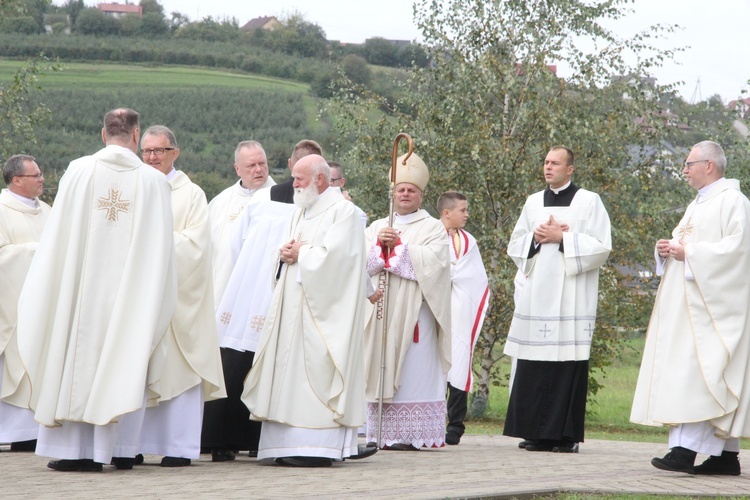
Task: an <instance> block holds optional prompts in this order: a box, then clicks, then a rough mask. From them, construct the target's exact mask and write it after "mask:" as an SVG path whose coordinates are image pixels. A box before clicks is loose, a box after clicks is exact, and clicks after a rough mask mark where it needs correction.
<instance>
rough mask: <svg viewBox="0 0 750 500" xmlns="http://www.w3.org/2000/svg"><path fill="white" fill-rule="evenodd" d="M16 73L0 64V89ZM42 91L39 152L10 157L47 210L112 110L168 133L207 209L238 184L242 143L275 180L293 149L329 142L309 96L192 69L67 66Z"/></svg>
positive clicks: (271, 81) (286, 84)
mask: <svg viewBox="0 0 750 500" xmlns="http://www.w3.org/2000/svg"><path fill="white" fill-rule="evenodd" d="M21 64H22V63H21V62H18V61H9V60H0V79H1V80H0V81H3V82H9V81H10V80H11V79H12V78H13V75H14V73H15V72H16V71H17V70H18V68H20V67H21ZM39 84H40V85H41V86H42V93H41V94H40V95H39V99H40V100H41V101H42V102H43V103H45V104H46V106H47V107H48V108H49V110H50V112H51V113H50V116H49V117H48V119H47V120H46V121H44V122H43V123H42V124H40V125H39V126H37V127H36V129H35V133H36V136H37V142H36V143H32V142H29V141H18V142H19V144H18V145H15V146H13V148H12V151H10V150H9V154H15V153H20V152H23V153H27V154H31V155H33V156H35V157H36V158H37V160H38V163H39V165H40V166H41V167H42V169H43V170H44V172H45V177H46V180H47V182H46V186H47V187H48V188H49V190H48V193H47V195H46V196H47V199H48V200H49V199H51V196H53V194H54V192H55V188H56V183H57V179H58V178H59V176H60V175H61V174H62V172H63V171H64V169H65V168H66V167H67V165H68V163H69V162H70V161H72V160H73V159H75V158H78V157H80V156H84V155H86V154H91V153H93V152H95V151H96V150H97V149H99V148H100V147H101V139H100V134H99V132H100V129H101V119H102V117H103V115H104V113H105V112H106V111H108V110H110V109H113V108H116V107H130V108H133V109H135V110H136V111H138V112H140V114H141V126H142V128H143V129H145V128H146V127H148V126H150V125H155V124H160V125H166V126H168V127H170V128H172V129H173V130H174V132H175V134H176V136H177V141H178V145H179V147H180V149H181V154H180V158H179V159H178V162H177V166H178V168H180V169H182V170H184V171H185V172H186V173H188V175H190V176H191V177H192V178H193V179H194V180H195V181H196V182H197V183H198V184H200V185H201V186H202V187H203V188H204V190H205V191H206V195H207V196H208V198H209V199H210V198H211V197H213V196H214V195H215V194H217V193H218V192H219V191H221V190H222V189H224V188H225V187H226V186H228V185H230V184H231V183H232V182H233V181H234V179H235V178H236V177H235V173H234V169H233V168H232V164H233V152H234V149H235V147H236V145H237V143H238V142H240V141H243V140H248V139H254V140H257V141H260V142H261V143H262V144H263V145H264V147H265V149H266V153H267V155H268V162H269V167H270V168H271V170H272V172H274V173H275V175H276V177H277V180H279V178H285V177H286V176H287V175H288V174H287V167H286V164H287V158H289V155H290V153H291V150H292V148H293V146H294V144H296V143H297V142H298V141H300V140H301V139H306V138H312V139H315V140H317V141H318V142H320V143H322V144H324V146H325V145H327V144H330V142H331V139H330V136H329V135H328V134H329V132H328V131H329V128H330V124H328V123H326V122H325V121H324V120H321V119H320V117H319V111H318V108H319V106H318V100H317V99H316V98H315V97H313V96H312V95H311V94H310V92H309V86H308V85H305V84H301V83H298V82H293V81H289V80H283V79H278V78H269V77H265V76H254V75H248V74H239V73H235V72H231V71H223V70H210V69H205V68H199V67H182V66H149V65H117V64H103V63H102V64H97V63H66V64H64V65H63V67H62V70H60V71H47V72H46V73H45V74H44V75H42V76H41V77H40V79H39ZM32 95H33V94H32ZM6 147H7V145H6Z"/></svg>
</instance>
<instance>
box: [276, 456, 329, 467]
mask: <svg viewBox="0 0 750 500" xmlns="http://www.w3.org/2000/svg"><path fill="white" fill-rule="evenodd" d="M274 462H275V463H276V464H278V465H283V466H286V467H330V466H331V465H332V464H333V459H330V458H323V457H279V458H277V459H276V460H274Z"/></svg>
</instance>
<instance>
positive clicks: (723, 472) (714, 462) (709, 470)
mask: <svg viewBox="0 0 750 500" xmlns="http://www.w3.org/2000/svg"><path fill="white" fill-rule="evenodd" d="M740 472H741V469H740V459H739V453H738V452H731V451H723V452H721V456H715V455H711V456H710V457H708V458H707V459H706V461H705V462H703V463H702V464H700V465H696V466H695V467H694V468H693V474H710V475H714V476H739V475H740Z"/></svg>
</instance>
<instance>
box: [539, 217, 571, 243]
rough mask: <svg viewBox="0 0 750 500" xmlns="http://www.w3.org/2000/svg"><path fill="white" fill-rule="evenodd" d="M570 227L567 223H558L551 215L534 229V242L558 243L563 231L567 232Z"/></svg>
mask: <svg viewBox="0 0 750 500" xmlns="http://www.w3.org/2000/svg"><path fill="white" fill-rule="evenodd" d="M569 229H570V227H569V226H568V225H567V224H564V223H563V224H560V223H559V222H557V221H556V220H555V218H554V217H553V216H551V215H550V216H549V220H548V221H547V222H545V223H544V224H540V225H539V227H537V228H536V229H534V243H536V244H537V245H541V244H543V243H560V242H561V241H562V239H563V233H565V232H567V231H568V230H569Z"/></svg>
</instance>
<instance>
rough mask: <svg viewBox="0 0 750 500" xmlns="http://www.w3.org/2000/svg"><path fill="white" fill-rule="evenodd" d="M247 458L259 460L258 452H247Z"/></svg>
mask: <svg viewBox="0 0 750 500" xmlns="http://www.w3.org/2000/svg"><path fill="white" fill-rule="evenodd" d="M247 456H248V457H250V458H258V450H250V451H248V452H247Z"/></svg>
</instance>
